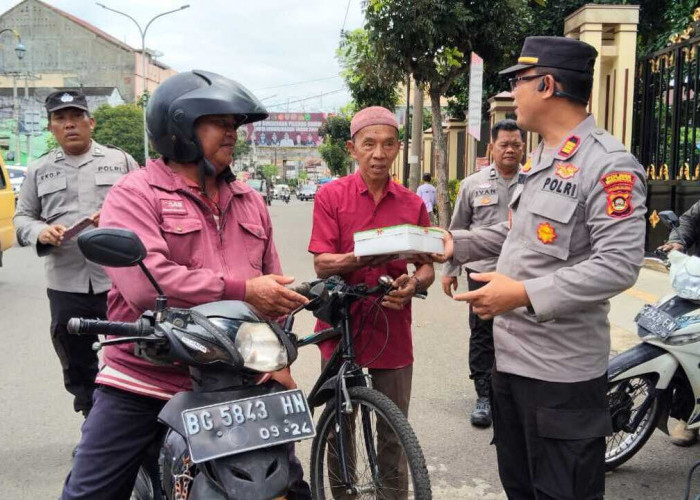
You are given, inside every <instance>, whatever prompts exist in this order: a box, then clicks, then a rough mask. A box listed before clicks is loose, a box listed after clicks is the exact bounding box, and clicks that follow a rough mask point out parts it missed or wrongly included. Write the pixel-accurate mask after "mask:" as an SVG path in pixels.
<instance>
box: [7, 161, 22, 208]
mask: <svg viewBox="0 0 700 500" xmlns="http://www.w3.org/2000/svg"><path fill="white" fill-rule="evenodd" d="M7 173H8V174H10V184H12V191H14V193H15V201H17V197H18V196H19V190H20V188H21V187H22V182H24V178H25V177H26V176H27V167H22V166H19V165H10V166H8V167H7Z"/></svg>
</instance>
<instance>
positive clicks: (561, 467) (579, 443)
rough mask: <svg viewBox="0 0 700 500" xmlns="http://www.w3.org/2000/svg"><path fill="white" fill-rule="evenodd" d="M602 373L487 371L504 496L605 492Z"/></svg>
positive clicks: (550, 499) (564, 498)
mask: <svg viewBox="0 0 700 500" xmlns="http://www.w3.org/2000/svg"><path fill="white" fill-rule="evenodd" d="M607 382H608V381H607V376H606V375H603V376H602V377H598V378H596V379H593V380H588V381H585V382H574V383H557V382H546V381H543V380H536V379H531V378H526V377H520V376H518V375H512V374H508V373H502V372H498V371H497V370H496V369H494V371H493V377H492V384H493V387H492V393H491V405H492V407H493V427H494V444H495V445H496V455H497V457H498V473H499V475H500V478H501V483H502V484H503V489H504V490H505V492H506V495H508V498H509V499H510V500H530V499H537V500H584V499H586V500H589V499H590V500H593V499H602V498H603V495H604V493H605V436H606V435H609V434H611V433H612V423H611V421H610V412H609V410H608V403H607V396H606V391H607Z"/></svg>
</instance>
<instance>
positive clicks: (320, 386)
mask: <svg viewBox="0 0 700 500" xmlns="http://www.w3.org/2000/svg"><path fill="white" fill-rule="evenodd" d="M340 315H341V318H342V319H341V323H340V325H341V327H340V335H341V340H340V342H339V343H338V346H337V347H336V349H335V351H333V354H332V355H331V358H330V360H328V363H327V364H326V365H325V366H324V368H323V370H322V371H321V375H320V376H319V378H318V380H317V381H316V383H315V384H314V387H313V388H312V389H311V392H310V393H309V396H308V398H307V400H308V402H309V406H310V407H311V408H312V409H313V408H316V407H318V406H321V405H323V404H325V403H326V402H327V401H329V400H330V399H331V397H335V412H336V422H337V424H338V432H337V440H338V448H339V454H340V467H341V472H342V478H343V485H344V487H345V490H346V492H347V493H348V494H354V493H357V492H356V491H355V488H354V487H353V486H352V482H351V479H350V471H349V470H348V461H347V457H346V450H345V435H346V433H347V432H349V430H348V429H347V426H346V422H345V419H344V418H343V415H350V414H352V413H353V412H354V409H353V407H352V402H351V401H350V395H349V394H348V390H347V388H348V386H350V387H354V386H364V387H368V386H369V385H368V383H367V378H368V377H369V376H368V375H367V376H366V375H365V374H364V373H363V372H362V367H361V366H359V365H358V364H357V363H356V362H355V348H354V344H353V338H352V329H351V327H350V302H349V301H348V300H347V299H346V298H344V299H343V303H342V306H341V310H340ZM324 334H327V330H324V331H322V332H318V333H317V334H315V335H313V336H312V337H309V338H306V339H303V341H302V343H303V345H307V344H308V343H318V342H320V341H321V340H323V338H322V337H324ZM300 344H301V343H300ZM361 413H362V428H363V431H364V432H363V436H364V441H365V449H366V451H367V457H368V459H369V463H370V467H371V470H372V476H373V478H374V480H375V482H376V483H378V482H379V466H378V463H377V453H376V450H375V449H374V443H373V442H372V440H371V436H372V422H371V420H370V415H369V412H368V410H367V409H366V408H364V407H363V408H362V412H361Z"/></svg>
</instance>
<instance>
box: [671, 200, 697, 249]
mask: <svg viewBox="0 0 700 500" xmlns="http://www.w3.org/2000/svg"><path fill="white" fill-rule="evenodd" d="M698 236H700V201H698V202H696V203H694V204H693V206H692V207H690V209H688V211H687V212H685V213H684V214H683V215H681V216H680V226H679V227H677V228H676V229H673V230H672V231H671V234H670V235H669V237H668V242H669V243H680V244H681V245H683V246H684V247H685V250H686V252H688V253H691V252H689V251H688V250H689V249H690V248H691V247H695V248H694V251H693V252H692V255H697V256H700V245H698V244H697V243H698Z"/></svg>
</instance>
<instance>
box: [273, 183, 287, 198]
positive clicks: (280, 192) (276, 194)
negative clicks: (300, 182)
mask: <svg viewBox="0 0 700 500" xmlns="http://www.w3.org/2000/svg"><path fill="white" fill-rule="evenodd" d="M285 193H287V194H288V193H289V186H287V185H286V184H275V187H273V188H272V198H273V199H275V200H281V199H282V197H283V196H284V194H285Z"/></svg>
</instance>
